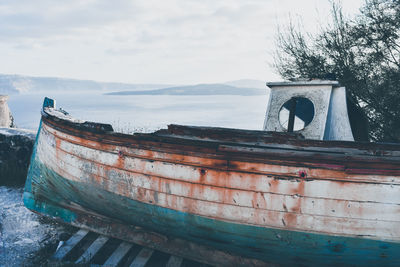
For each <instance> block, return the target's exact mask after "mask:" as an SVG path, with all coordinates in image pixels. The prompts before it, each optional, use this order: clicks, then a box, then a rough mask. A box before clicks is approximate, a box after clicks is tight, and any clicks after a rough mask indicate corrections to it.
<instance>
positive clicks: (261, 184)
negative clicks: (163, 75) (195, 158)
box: [39, 145, 400, 204]
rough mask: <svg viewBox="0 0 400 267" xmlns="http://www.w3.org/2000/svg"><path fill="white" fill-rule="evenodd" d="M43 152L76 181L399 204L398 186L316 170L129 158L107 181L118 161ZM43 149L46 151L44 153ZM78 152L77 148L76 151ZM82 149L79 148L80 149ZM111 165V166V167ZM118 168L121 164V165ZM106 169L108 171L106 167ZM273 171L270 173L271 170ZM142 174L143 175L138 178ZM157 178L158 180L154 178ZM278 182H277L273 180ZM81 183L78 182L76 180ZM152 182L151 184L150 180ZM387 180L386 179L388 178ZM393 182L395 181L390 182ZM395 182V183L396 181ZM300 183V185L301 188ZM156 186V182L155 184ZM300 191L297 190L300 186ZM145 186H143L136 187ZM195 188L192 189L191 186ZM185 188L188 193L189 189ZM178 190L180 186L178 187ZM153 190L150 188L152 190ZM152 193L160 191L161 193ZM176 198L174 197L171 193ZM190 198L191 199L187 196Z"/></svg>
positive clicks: (83, 152)
mask: <svg viewBox="0 0 400 267" xmlns="http://www.w3.org/2000/svg"><path fill="white" fill-rule="evenodd" d="M43 147H44V148H45V150H44V151H43V154H42V153H41V152H40V151H39V152H40V153H39V154H40V155H41V157H43V158H44V159H46V160H52V161H54V159H53V155H54V156H56V154H59V158H58V160H57V162H54V168H56V167H57V166H58V165H59V162H62V163H64V164H68V165H69V166H70V167H71V172H72V171H74V172H75V173H71V174H73V175H74V176H76V177H85V176H86V175H82V174H83V173H79V172H90V174H93V175H97V176H99V179H100V178H101V177H103V178H105V179H110V178H113V179H114V182H117V183H118V182H119V181H118V179H117V177H120V180H121V182H123V181H127V180H131V181H132V182H133V183H135V182H136V183H137V182H139V181H142V180H141V179H145V180H147V181H148V180H149V178H146V177H145V176H147V177H148V176H149V175H150V176H151V177H152V179H153V178H154V179H159V180H162V181H166V182H168V183H170V182H171V184H170V185H169V186H170V188H171V185H173V184H174V183H179V182H180V181H182V182H189V183H192V184H196V183H197V184H200V185H205V186H207V185H212V186H215V187H218V188H220V189H218V191H221V190H222V189H221V188H230V189H238V190H241V191H246V190H248V191H256V192H262V193H275V194H283V195H294V194H296V195H300V196H307V197H314V198H327V199H338V200H346V201H361V202H362V201H368V202H379V203H393V204H400V195H399V194H398V190H399V185H394V184H375V183H361V182H351V181H345V180H346V178H345V177H343V180H342V181H336V180H328V179H326V180H318V179H315V177H316V176H317V175H318V173H317V174H316V173H315V172H316V170H314V169H299V168H288V167H284V166H281V167H280V168H276V171H277V172H278V171H280V172H281V173H282V172H284V171H285V170H286V172H287V173H295V171H296V175H297V178H296V179H290V178H286V177H282V178H281V179H279V178H280V177H276V176H272V175H271V176H265V175H259V174H252V173H247V174H243V173H239V172H231V171H225V172H221V171H217V170H213V169H205V168H200V167H191V166H185V165H178V164H172V163H157V162H154V161H153V162H152V161H148V160H142V159H133V158H124V160H123V164H124V165H126V168H127V169H131V170H133V169H134V171H132V172H129V171H127V170H124V169H119V168H118V167H115V166H114V170H113V176H112V177H110V176H109V175H108V172H109V167H112V165H111V164H112V162H118V160H119V157H115V158H111V159H107V155H103V154H93V155H89V153H90V152H88V153H87V154H85V151H84V150H82V151H80V152H79V151H74V153H77V154H79V155H80V156H82V157H77V156H74V155H72V154H68V153H66V152H64V151H63V150H61V149H60V150H58V152H55V151H54V149H53V152H52V151H51V146H48V145H43ZM47 148H48V149H49V150H47ZM76 149H79V148H76ZM81 149H82V148H81ZM84 155H86V157H90V158H91V159H92V160H91V161H90V160H86V159H85V158H83V156H84ZM100 156H102V157H103V159H101V160H98V161H103V163H108V164H110V165H103V164H100V163H98V164H96V163H95V162H94V159H95V158H99V157H100ZM93 164H95V165H96V168H87V166H93ZM114 164H115V163H114ZM121 164H122V163H121ZM232 164H241V166H242V168H247V169H250V168H252V167H254V166H255V165H254V164H248V163H238V162H232ZM108 166H109V167H108ZM275 167H276V166H275ZM259 168H262V169H264V168H267V166H259ZM300 170H302V171H304V172H305V175H306V177H305V178H301V177H300V174H299V171H300ZM272 171H274V170H272ZM140 172H142V173H143V174H141V173H140ZM137 177H141V179H137ZM157 177H158V178H157ZM277 178H278V179H277ZM79 179H82V178H79ZM154 179H153V180H154ZM388 179H389V178H388ZM393 179H395V177H394V178H393ZM396 180H399V179H397V178H396ZM302 181H303V182H304V184H302ZM154 182H156V184H158V182H159V181H155V180H154ZM303 185H304V187H303V188H301V189H302V190H299V189H300V186H303ZM131 186H137V185H135V184H131ZM140 186H146V184H143V185H140ZM193 186H195V185H193ZM193 186H190V187H189V188H190V189H191V190H192V187H193ZM181 187H182V186H181ZM153 190H154V188H153ZM155 191H162V190H161V189H158V190H155ZM174 194H176V193H174ZM191 197H193V196H191Z"/></svg>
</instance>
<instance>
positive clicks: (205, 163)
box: [48, 136, 400, 184]
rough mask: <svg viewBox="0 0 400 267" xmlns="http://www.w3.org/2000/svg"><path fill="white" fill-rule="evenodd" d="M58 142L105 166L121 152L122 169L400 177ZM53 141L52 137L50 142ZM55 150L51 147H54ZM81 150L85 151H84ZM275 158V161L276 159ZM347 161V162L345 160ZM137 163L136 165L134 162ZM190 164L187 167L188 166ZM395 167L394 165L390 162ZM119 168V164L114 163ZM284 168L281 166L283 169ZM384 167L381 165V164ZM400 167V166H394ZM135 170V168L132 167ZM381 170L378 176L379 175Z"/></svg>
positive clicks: (371, 178)
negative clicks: (150, 166)
mask: <svg viewBox="0 0 400 267" xmlns="http://www.w3.org/2000/svg"><path fill="white" fill-rule="evenodd" d="M48 138H53V139H54V137H53V136H49V137H48ZM56 140H58V141H57V142H59V143H60V145H59V148H58V149H62V150H64V151H66V152H68V153H71V154H73V155H76V156H79V157H82V158H87V159H88V160H95V161H98V163H99V164H104V165H108V166H110V165H111V166H112V165H113V163H115V162H116V161H117V160H118V158H120V157H121V153H122V155H123V158H124V165H123V166H121V167H122V168H124V167H127V166H132V167H134V166H135V164H132V163H131V162H132V161H139V160H142V162H146V161H147V162H150V163H151V162H153V161H154V160H159V161H160V162H162V163H164V162H165V163H170V164H173V165H176V164H178V165H183V166H187V167H188V168H191V167H192V166H194V167H198V168H211V169H215V170H216V171H226V170H229V171H234V172H235V171H238V172H243V171H245V172H250V173H255V174H263V175H285V176H287V177H293V178H299V174H298V171H299V168H308V167H311V168H312V172H309V173H308V176H307V178H309V179H327V180H346V181H356V182H374V183H388V184H400V179H399V178H396V176H393V174H391V173H388V171H397V170H387V169H381V171H380V170H379V168H377V169H376V170H374V171H373V173H370V175H368V173H364V174H363V175H362V174H361V173H358V174H356V175H352V174H351V173H346V168H347V167H346V166H345V165H343V164H342V165H340V164H339V165H338V164H332V163H330V164H328V163H326V164H322V163H321V164H315V163H313V164H311V163H309V164H308V165H309V166H308V165H304V164H302V163H298V164H297V165H293V163H290V164H289V163H287V165H286V166H285V164H286V162H284V161H279V164H277V163H274V164H268V163H265V162H264V163H257V162H252V163H251V162H241V161H235V160H233V159H231V160H230V161H229V163H228V161H227V160H226V159H225V160H223V159H210V158H204V157H199V156H197V157H193V156H184V155H176V154H169V153H161V152H152V151H146V150H140V149H136V150H132V149H127V148H125V147H115V148H113V149H111V151H109V152H107V151H103V150H101V149H98V148H90V147H84V146H82V145H77V144H74V143H69V142H67V141H65V140H63V139H60V140H59V139H58V138H56ZM54 142H56V141H55V140H54V141H53V143H54ZM53 149H54V148H53ZM83 151H84V152H83ZM275 161H276V160H275ZM346 164H348V163H346ZM136 165H137V164H136ZM188 165H189V166H188ZM393 166H397V165H393ZM114 167H118V166H114ZM282 167H283V168H282ZM382 168H383V167H382ZM396 168H400V167H396ZM133 171H135V170H133ZM379 172H381V175H379V174H380V173H379ZM360 174H361V175H360Z"/></svg>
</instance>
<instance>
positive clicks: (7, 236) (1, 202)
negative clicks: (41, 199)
mask: <svg viewBox="0 0 400 267" xmlns="http://www.w3.org/2000/svg"><path fill="white" fill-rule="evenodd" d="M22 193H23V189H22V188H12V187H6V186H0V239H1V240H0V251H1V253H0V266H45V265H46V263H47V259H48V258H49V256H51V255H52V254H53V253H54V252H55V250H56V248H57V246H58V243H59V241H60V238H63V237H62V234H64V235H70V234H72V232H73V231H74V229H73V228H72V227H68V226H66V225H63V224H59V223H56V222H54V221H53V220H50V219H47V218H44V217H41V216H40V215H37V214H35V213H32V212H31V211H29V210H28V209H26V208H25V206H24V205H23V203H22Z"/></svg>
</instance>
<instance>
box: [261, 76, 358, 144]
mask: <svg viewBox="0 0 400 267" xmlns="http://www.w3.org/2000/svg"><path fill="white" fill-rule="evenodd" d="M267 86H268V87H269V88H270V89H271V91H270V95H269V101H268V107H267V112H266V116H265V121H264V130H266V131H278V132H285V131H287V129H286V128H285V127H284V126H283V125H281V123H280V121H279V112H280V111H281V109H282V106H283V105H284V104H285V103H286V102H287V101H289V100H291V99H292V98H306V99H308V100H310V101H311V102H312V103H313V105H314V117H313V118H312V120H311V122H310V123H309V124H308V125H307V126H305V127H304V129H301V130H299V131H296V132H299V133H301V134H302V135H304V137H305V138H307V139H316V140H347V141H354V138H353V134H352V132H351V127H350V122H349V118H348V113H347V104H346V89H345V88H344V87H340V86H339V83H338V82H336V81H323V80H312V81H295V82H273V83H267ZM311 116H312V115H311Z"/></svg>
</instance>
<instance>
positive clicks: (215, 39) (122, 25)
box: [0, 0, 364, 84]
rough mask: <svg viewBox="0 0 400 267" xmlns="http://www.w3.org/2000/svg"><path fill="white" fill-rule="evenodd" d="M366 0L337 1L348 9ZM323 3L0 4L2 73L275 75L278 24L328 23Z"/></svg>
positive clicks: (50, 0) (192, 77)
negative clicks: (274, 59) (274, 63)
mask: <svg viewBox="0 0 400 267" xmlns="http://www.w3.org/2000/svg"><path fill="white" fill-rule="evenodd" d="M363 2H364V1H363V0H343V1H342V5H343V10H344V12H345V14H348V15H350V16H351V15H354V14H356V13H358V10H359V8H360V7H361V5H362V3H363ZM329 8H330V1H329V0H301V1H300V0H132V1H128V0H125V1H124V0H68V1H65V0H34V1H32V0H0V73H3V74H20V75H29V76H46V77H65V78H76V79H87V80H97V81H107V82H128V83H169V84H195V83H214V82H224V81H230V80H238V79H258V80H262V81H274V80H279V76H278V75H277V74H276V73H275V71H274V69H273V68H272V67H271V64H272V63H273V56H272V55H273V52H274V49H275V37H276V32H277V28H278V25H280V27H284V26H285V25H287V24H288V23H289V21H290V19H292V20H295V21H297V20H301V21H302V24H303V25H304V28H305V29H306V30H307V31H309V32H316V31H317V30H318V27H319V25H320V24H324V23H327V17H328V14H329Z"/></svg>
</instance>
